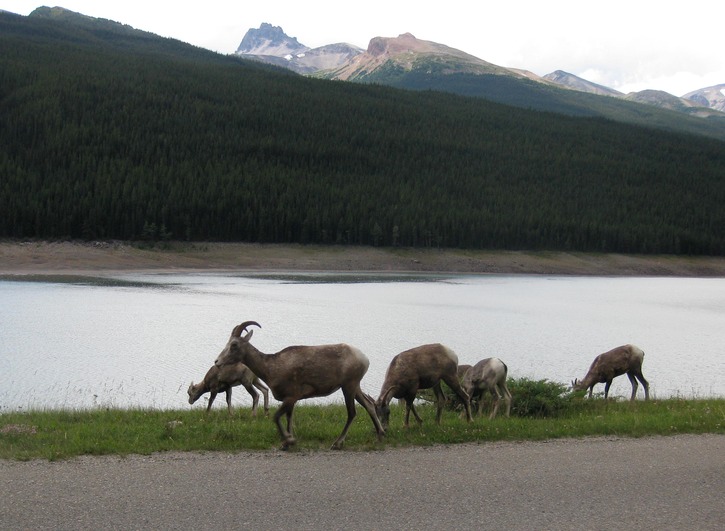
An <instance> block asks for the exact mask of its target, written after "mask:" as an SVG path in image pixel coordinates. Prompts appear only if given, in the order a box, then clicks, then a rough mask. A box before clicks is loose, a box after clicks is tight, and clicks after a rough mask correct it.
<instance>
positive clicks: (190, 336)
mask: <svg viewBox="0 0 725 531" xmlns="http://www.w3.org/2000/svg"><path fill="white" fill-rule="evenodd" d="M246 320H256V321H258V322H259V323H260V324H261V325H262V329H260V330H257V329H255V332H254V338H253V341H252V342H253V343H254V345H255V346H256V347H257V348H259V349H260V350H262V351H263V352H267V353H272V352H276V351H278V350H281V349H282V348H284V347H286V346H288V345H293V344H323V343H336V342H347V343H350V344H352V345H355V346H357V347H358V348H360V349H361V350H362V351H363V352H365V353H366V354H367V356H368V357H369V358H370V370H369V371H368V373H367V375H366V377H365V378H364V379H363V390H364V391H366V392H368V393H369V394H371V395H373V396H376V397H377V395H378V393H379V391H380V386H381V385H382V382H383V378H384V375H385V370H386V369H387V366H388V364H389V362H390V360H391V359H392V357H393V356H394V355H395V354H397V353H398V352H401V351H403V350H406V349H408V348H411V347H414V346H417V345H421V344H424V343H433V342H441V343H445V344H446V345H448V346H450V347H451V348H453V349H454V350H455V351H456V352H457V353H458V356H459V361H460V363H469V364H473V363H475V362H477V361H479V360H481V359H483V358H487V357H491V356H497V357H499V358H501V359H503V360H504V361H505V362H506V363H507V364H508V366H509V376H511V377H527V378H532V379H544V378H545V379H548V380H552V381H556V382H562V383H569V382H571V380H572V379H574V378H576V377H578V378H582V377H583V376H584V375H585V373H586V371H587V369H588V367H589V365H590V363H591V362H592V360H593V359H594V357H595V356H596V355H597V354H599V353H601V352H604V351H606V350H609V349H611V348H613V347H616V346H618V345H621V344H624V343H634V344H636V345H638V346H639V347H641V348H642V349H643V350H644V351H645V353H646V356H645V362H644V366H643V372H644V375H645V377H646V378H647V379H648V380H649V382H650V386H651V388H650V389H651V393H652V396H653V397H654V398H668V397H677V396H679V397H688V398H689V397H698V398H705V397H712V396H717V397H723V396H725V362H724V360H725V357H723V354H724V353H725V279H697V278H695V279H693V278H599V277H596V278H591V277H568V276H567V277H558V276H498V275H486V276H392V275H391V276H375V275H312V274H295V275H286V276H281V275H268V276H264V275H256V276H234V275H212V274H204V275H160V274H155V275H123V276H116V277H113V278H105V279H96V280H89V279H75V280H74V279H67V278H58V279H56V281H50V280H48V281H45V280H44V281H30V282H28V281H22V282H19V281H3V280H0V376H1V377H2V386H0V412H7V411H16V410H27V409H45V408H52V409H83V408H93V407H108V406H110V407H121V408H127V407H142V408H153V409H167V408H174V409H178V408H187V407H198V408H204V407H206V401H205V400H203V399H202V400H199V401H198V402H197V403H196V404H195V405H194V406H189V405H188V403H187V401H186V399H187V395H186V389H187V387H188V385H189V382H190V381H191V380H194V381H195V382H198V381H199V380H201V379H202V377H203V376H204V374H205V373H206V371H207V369H208V368H209V367H210V366H211V365H212V364H213V361H214V359H215V358H216V356H217V354H218V353H219V351H220V350H221V349H222V348H223V347H224V345H225V344H226V341H227V339H228V338H229V334H230V332H231V330H232V328H233V327H234V326H235V325H236V324H238V323H240V322H241V321H246ZM595 391H599V392H602V391H603V385H599V386H597V387H596V388H595ZM630 391H631V387H630V384H629V381H628V379H627V377H626V376H621V377H619V378H617V379H616V380H615V381H614V384H613V385H612V390H611V394H613V395H615V396H623V397H628V396H629V393H630ZM206 396H208V395H206ZM639 396H640V398H641V397H642V389H641V387H640V395H639ZM514 399H515V397H514ZM315 401H316V402H318V403H319V402H331V401H334V402H338V401H339V402H342V395H341V393H339V392H337V393H335V394H333V395H332V396H330V397H328V398H325V399H317V400H315ZM234 404H235V405H236V406H244V407H249V406H250V405H251V398H250V397H249V395H248V394H247V393H246V391H245V390H244V389H243V388H236V389H235V391H234ZM275 404H276V402H275V401H274V400H272V405H273V406H274V405H275ZM224 405H225V404H224V400H223V396H222V397H219V398H218V399H217V404H215V407H220V408H221V407H224Z"/></svg>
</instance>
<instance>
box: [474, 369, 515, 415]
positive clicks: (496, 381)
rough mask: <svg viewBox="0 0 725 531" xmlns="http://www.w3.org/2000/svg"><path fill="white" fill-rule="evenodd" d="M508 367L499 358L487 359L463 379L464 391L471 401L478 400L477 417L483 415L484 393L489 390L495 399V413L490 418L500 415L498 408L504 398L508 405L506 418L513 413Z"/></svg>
mask: <svg viewBox="0 0 725 531" xmlns="http://www.w3.org/2000/svg"><path fill="white" fill-rule="evenodd" d="M507 377H508V367H506V364H505V363H504V362H503V361H501V360H500V359H498V358H486V359H484V360H481V361H479V362H478V363H476V364H475V365H474V366H473V367H471V368H470V369H469V370H468V371H466V373H465V375H464V377H463V384H462V385H463V389H464V390H465V391H466V393H468V395H469V396H470V397H471V400H473V399H474V397H475V398H478V410H477V415H481V410H482V409H483V393H484V391H486V390H488V392H489V393H491V397H493V411H492V412H491V415H490V416H489V418H491V419H492V418H494V417H495V416H496V413H498V406H499V403H500V401H501V397H502V396H503V399H504V402H505V403H506V416H507V417H508V416H509V415H510V413H511V393H510V392H509V389H508V387H507V386H506V378H507Z"/></svg>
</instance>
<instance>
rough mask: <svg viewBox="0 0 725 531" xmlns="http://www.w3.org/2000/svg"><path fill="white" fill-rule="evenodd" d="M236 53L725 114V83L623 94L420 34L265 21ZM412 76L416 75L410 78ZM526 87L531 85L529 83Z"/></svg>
mask: <svg viewBox="0 0 725 531" xmlns="http://www.w3.org/2000/svg"><path fill="white" fill-rule="evenodd" d="M236 54H237V55H239V56H242V57H247V58H253V59H257V60H260V61H264V62H267V63H271V64H275V65H278V66H283V67H285V68H288V69H290V70H293V71H295V72H298V73H301V74H305V75H314V76H316V77H323V78H326V79H338V80H346V81H359V82H376V83H382V84H390V85H395V86H401V87H405V88H435V89H440V90H444V91H449V92H456V93H461V94H465V95H477V96H483V97H489V96H490V93H494V95H493V96H494V97H493V98H492V99H494V100H497V101H502V99H501V98H500V97H498V96H497V94H495V93H496V92H497V91H498V90H499V89H500V88H501V87H500V86H499V85H500V84H501V83H498V84H493V83H491V80H490V79H484V78H483V77H481V78H480V81H482V82H484V83H485V84H487V85H488V88H486V87H481V90H479V91H478V93H475V92H476V91H475V90H474V87H473V86H472V85H473V84H475V83H474V82H475V81H476V79H475V77H471V76H490V75H495V76H502V77H506V78H509V79H508V80H507V81H511V80H518V81H520V82H521V81H526V82H530V81H534V82H536V83H538V84H539V85H540V86H539V87H538V89H539V90H540V91H544V92H546V91H548V90H549V89H550V87H552V86H554V87H558V88H565V89H568V90H573V91H578V92H584V93H587V94H593V95H597V96H609V97H614V98H618V99H622V100H624V101H631V102H636V103H643V104H646V105H651V106H656V107H659V108H663V109H668V110H672V111H677V112H681V113H685V114H687V115H690V116H696V117H701V118H709V117H717V118H722V119H725V84H721V85H716V86H714V87H705V88H702V89H699V90H696V91H693V92H690V93H688V94H685V95H684V96H682V97H677V96H673V95H671V94H668V93H667V92H664V91H659V90H644V91H641V92H632V93H630V94H623V93H621V92H619V91H616V90H614V89H611V88H609V87H605V86H602V85H598V84H596V83H592V82H590V81H587V80H585V79H582V78H580V77H577V76H575V75H574V74H570V73H567V72H564V71H561V70H557V71H555V72H552V73H550V74H547V75H545V76H543V77H540V76H537V75H536V74H534V73H532V72H529V71H525V70H518V69H512V68H506V67H502V66H498V65H495V64H492V63H489V62H486V61H484V60H482V59H480V58H477V57H474V56H472V55H470V54H468V53H465V52H463V51H460V50H457V49H455V48H450V47H448V46H446V45H444V44H439V43H435V42H431V41H424V40H420V39H416V38H415V37H414V36H413V35H411V34H410V33H405V34H402V35H399V36H398V37H395V38H386V37H375V38H373V39H371V41H370V44H369V45H368V48H367V50H363V49H361V48H358V47H356V46H353V45H351V44H346V43H337V44H329V45H326V46H321V47H319V48H309V47H307V46H305V45H303V44H301V43H300V42H299V41H298V40H297V39H296V38H292V37H289V36H288V35H286V34H285V33H284V31H283V30H282V28H280V27H278V26H273V25H272V24H268V23H264V24H262V25H261V26H260V27H259V28H258V29H254V28H252V29H250V30H249V31H247V33H246V35H245V36H244V38H243V39H242V42H241V44H240V45H239V47H238V49H237V50H236ZM461 76H467V78H466V79H465V80H464V81H465V82H464V83H461ZM421 77H427V78H428V82H427V83H426V82H424V80H422V79H421ZM446 77H449V78H450V79H449V81H450V83H447V82H445V78H446ZM406 78H409V79H407V80H406ZM410 78H415V79H414V81H413V82H411V81H412V80H411V79H410ZM434 78H437V79H434ZM499 81H500V80H499ZM504 84H506V85H508V84H510V83H504ZM412 85H420V86H419V87H416V86H412ZM528 87H529V89H531V88H532V87H531V85H528ZM534 88H535V87H534ZM503 102H504V103H513V104H516V101H511V100H510V101H506V100H505V99H504V100H503ZM525 105H528V103H525ZM575 114H578V112H577V113H575Z"/></svg>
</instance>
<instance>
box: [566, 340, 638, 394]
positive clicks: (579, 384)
mask: <svg viewBox="0 0 725 531" xmlns="http://www.w3.org/2000/svg"><path fill="white" fill-rule="evenodd" d="M643 361H644V352H643V351H642V349H640V348H638V347H635V346H634V345H622V346H621V347H617V348H614V349H612V350H610V351H609V352H605V353H604V354H600V355H599V356H597V357H596V358H594V361H593V362H592V365H591V367H589V372H587V375H586V376H585V377H584V379H583V380H581V381H579V380H574V381H573V382H572V388H573V390H574V391H581V390H582V389H589V398H591V397H592V391H594V386H595V385H597V384H598V383H603V384H605V385H604V398H605V399H606V398H607V397H608V396H609V387H610V386H611V385H612V380H614V379H615V378H616V377H617V376H620V375H622V374H626V375H627V377H628V378H629V381H630V383H631V384H632V396H631V397H630V400H634V397H635V395H636V394H637V388H638V387H639V384H638V383H637V380H639V381H640V382H642V385H643V386H644V399H645V400H648V399H649V383H648V382H647V380H645V379H644V376H643V375H642V362H643Z"/></svg>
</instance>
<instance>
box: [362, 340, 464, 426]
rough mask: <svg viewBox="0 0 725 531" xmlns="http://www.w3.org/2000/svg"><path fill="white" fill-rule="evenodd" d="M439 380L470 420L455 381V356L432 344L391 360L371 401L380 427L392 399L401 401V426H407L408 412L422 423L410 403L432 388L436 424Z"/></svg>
mask: <svg viewBox="0 0 725 531" xmlns="http://www.w3.org/2000/svg"><path fill="white" fill-rule="evenodd" d="M441 380H443V381H444V382H445V383H446V384H448V387H450V388H451V389H452V390H453V391H454V392H455V393H456V394H457V395H458V397H459V398H460V399H461V402H463V405H464V407H465V408H466V418H467V419H468V421H471V420H472V418H471V402H470V399H469V397H468V395H467V394H466V392H465V391H464V390H463V388H462V387H461V383H460V381H459V379H458V356H457V355H456V353H455V352H453V351H452V350H451V349H450V348H448V347H446V346H444V345H441V344H439V343H435V344H432V345H421V346H420V347H415V348H412V349H410V350H406V351H405V352H401V353H400V354H398V355H397V356H395V357H394V358H393V360H392V361H391V362H390V365H389V366H388V370H387V372H386V373H385V381H384V382H383V386H382V388H381V389H380V396H379V397H378V399H377V401H376V402H375V409H376V411H377V414H378V417H379V418H380V421H381V422H382V423H383V427H384V428H387V426H388V421H389V419H390V407H389V404H390V401H391V400H392V399H393V398H403V399H405V406H406V407H405V427H406V428H407V427H408V426H409V420H410V412H411V411H412V412H413V415H414V416H415V420H417V421H418V424H422V423H423V419H421V418H420V416H419V415H418V412H417V411H416V410H415V406H414V405H413V401H414V400H415V395H416V393H417V392H418V390H420V389H430V388H431V387H432V388H433V392H434V393H435V397H436V406H437V411H436V423H437V424H440V422H441V414H442V413H443V406H444V405H445V401H446V398H445V396H444V395H443V391H442V390H441Z"/></svg>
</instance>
